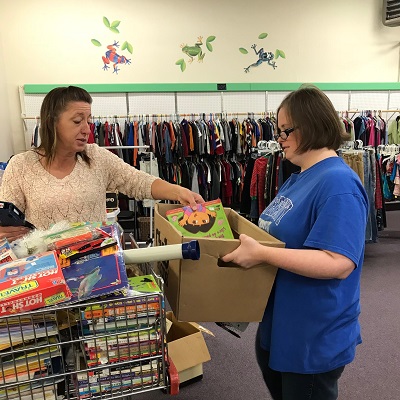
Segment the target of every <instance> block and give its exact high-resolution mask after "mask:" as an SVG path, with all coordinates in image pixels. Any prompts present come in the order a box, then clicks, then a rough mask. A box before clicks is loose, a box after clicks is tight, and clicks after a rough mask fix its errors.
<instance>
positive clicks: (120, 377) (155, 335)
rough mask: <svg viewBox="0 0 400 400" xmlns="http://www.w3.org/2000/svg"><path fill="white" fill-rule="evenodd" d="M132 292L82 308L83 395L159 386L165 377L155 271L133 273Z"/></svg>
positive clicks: (79, 388) (80, 376)
mask: <svg viewBox="0 0 400 400" xmlns="http://www.w3.org/2000/svg"><path fill="white" fill-rule="evenodd" d="M129 284H130V287H129V289H128V293H127V296H114V297H110V298H108V299H106V300H104V299H103V300H102V301H100V302H99V304H91V305H90V306H87V307H86V308H85V309H83V311H82V312H81V324H80V325H81V331H82V336H81V347H82V352H83V354H84V355H85V357H84V369H86V371H84V372H83V371H82V372H77V374H76V377H75V384H76V387H77V391H78V393H79V398H81V399H83V398H89V397H91V396H92V397H93V396H96V395H99V394H101V393H105V392H113V393H114V392H118V393H122V392H124V391H128V390H132V389H135V388H143V387H146V386H154V385H156V384H157V383H158V382H159V379H160V359H161V355H162V341H161V340H162V339H161V334H160V308H161V304H160V303H161V301H160V293H161V291H160V288H159V287H158V285H157V283H156V282H155V280H154V277H153V276H152V275H145V276H139V277H134V278H129Z"/></svg>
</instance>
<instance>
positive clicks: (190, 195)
mask: <svg viewBox="0 0 400 400" xmlns="http://www.w3.org/2000/svg"><path fill="white" fill-rule="evenodd" d="M178 188H179V190H178V198H177V200H178V201H179V203H181V204H183V205H184V206H190V207H192V209H193V210H195V209H196V205H197V204H199V203H204V199H203V198H202V197H201V196H200V195H199V194H198V193H195V192H192V191H191V190H189V189H186V188H184V187H183V186H178Z"/></svg>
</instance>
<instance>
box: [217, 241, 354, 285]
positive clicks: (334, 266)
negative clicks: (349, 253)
mask: <svg viewBox="0 0 400 400" xmlns="http://www.w3.org/2000/svg"><path fill="white" fill-rule="evenodd" d="M239 239H240V246H239V247H238V248H237V249H236V250H234V251H232V252H231V253H229V254H226V255H225V256H224V257H222V261H224V262H233V263H235V264H238V265H241V266H242V267H244V268H251V267H253V266H255V265H257V264H262V263H266V264H270V265H273V266H275V267H278V268H282V269H285V270H286V271H290V272H293V273H295V274H298V275H303V276H306V277H309V278H317V279H335V278H336V279H345V278H347V277H348V276H349V275H350V273H351V272H352V271H353V270H354V268H355V266H354V262H353V261H352V260H350V259H349V258H347V257H345V256H343V255H341V254H339V253H334V252H332V251H327V250H317V249H316V250H314V249H309V250H308V249H287V248H278V247H267V246H263V245H261V244H260V243H258V242H257V241H256V240H254V239H253V238H251V237H249V236H247V235H243V234H242V235H240V237H239Z"/></svg>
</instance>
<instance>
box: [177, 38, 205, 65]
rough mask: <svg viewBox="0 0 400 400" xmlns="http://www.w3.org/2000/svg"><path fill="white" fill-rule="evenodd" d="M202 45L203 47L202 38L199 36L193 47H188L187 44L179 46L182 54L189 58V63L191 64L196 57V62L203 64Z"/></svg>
mask: <svg viewBox="0 0 400 400" xmlns="http://www.w3.org/2000/svg"><path fill="white" fill-rule="evenodd" d="M202 45H203V38H202V37H201V36H199V37H198V38H197V42H196V43H195V44H194V46H188V45H187V44H182V45H181V47H182V52H183V53H185V54H186V55H187V56H189V58H190V60H189V62H190V63H192V62H193V60H194V57H196V56H197V61H198V62H203V59H204V57H205V53H203V49H202V48H201V46H202Z"/></svg>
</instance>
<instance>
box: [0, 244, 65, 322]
mask: <svg viewBox="0 0 400 400" xmlns="http://www.w3.org/2000/svg"><path fill="white" fill-rule="evenodd" d="M70 298H71V292H70V290H69V288H68V286H67V284H66V281H65V278H64V276H63V274H62V272H61V268H60V264H59V262H58V259H57V256H56V254H55V252H52V251H50V252H46V253H42V254H36V255H31V256H29V257H26V258H21V259H18V260H14V261H11V262H8V263H5V264H0V316H4V315H9V314H15V313H19V312H25V311H30V310H35V309H37V308H40V307H44V306H50V305H55V304H57V303H60V302H63V301H66V300H69V299H70Z"/></svg>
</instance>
